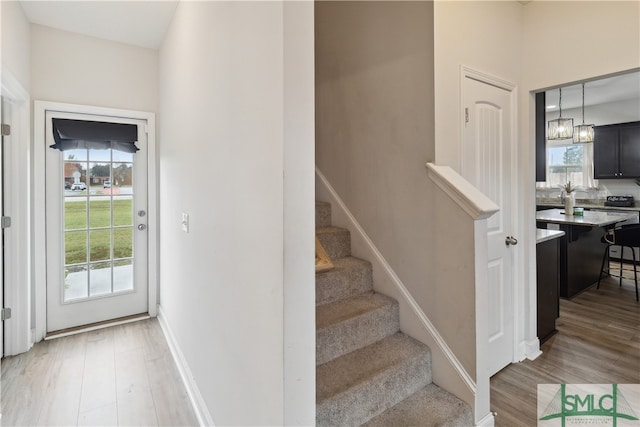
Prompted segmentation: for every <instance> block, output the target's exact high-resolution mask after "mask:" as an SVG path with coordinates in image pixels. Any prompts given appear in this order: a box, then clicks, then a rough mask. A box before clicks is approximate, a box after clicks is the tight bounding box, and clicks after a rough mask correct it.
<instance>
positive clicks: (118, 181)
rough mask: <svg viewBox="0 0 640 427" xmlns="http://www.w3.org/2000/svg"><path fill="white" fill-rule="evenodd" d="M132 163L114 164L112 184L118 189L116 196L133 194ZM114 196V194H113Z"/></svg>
mask: <svg viewBox="0 0 640 427" xmlns="http://www.w3.org/2000/svg"><path fill="white" fill-rule="evenodd" d="M132 172H133V163H114V164H113V181H112V184H113V185H114V186H116V187H118V188H120V193H118V194H133V192H132V190H131V185H132V184H133V174H132ZM114 194H116V193H114Z"/></svg>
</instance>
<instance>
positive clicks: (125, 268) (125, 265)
mask: <svg viewBox="0 0 640 427" xmlns="http://www.w3.org/2000/svg"><path fill="white" fill-rule="evenodd" d="M132 289H133V260H131V259H127V260H121V261H115V262H114V263H113V292H121V291H129V290H132Z"/></svg>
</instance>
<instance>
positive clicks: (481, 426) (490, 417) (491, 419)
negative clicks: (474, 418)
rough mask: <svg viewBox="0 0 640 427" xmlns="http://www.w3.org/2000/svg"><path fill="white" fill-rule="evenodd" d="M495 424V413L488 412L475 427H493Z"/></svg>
mask: <svg viewBox="0 0 640 427" xmlns="http://www.w3.org/2000/svg"><path fill="white" fill-rule="evenodd" d="M495 424H496V414H495V412H489V413H488V414H487V415H485V416H484V417H483V418H482V419H481V420H479V421H478V422H477V423H476V426H477V427H493V426H495Z"/></svg>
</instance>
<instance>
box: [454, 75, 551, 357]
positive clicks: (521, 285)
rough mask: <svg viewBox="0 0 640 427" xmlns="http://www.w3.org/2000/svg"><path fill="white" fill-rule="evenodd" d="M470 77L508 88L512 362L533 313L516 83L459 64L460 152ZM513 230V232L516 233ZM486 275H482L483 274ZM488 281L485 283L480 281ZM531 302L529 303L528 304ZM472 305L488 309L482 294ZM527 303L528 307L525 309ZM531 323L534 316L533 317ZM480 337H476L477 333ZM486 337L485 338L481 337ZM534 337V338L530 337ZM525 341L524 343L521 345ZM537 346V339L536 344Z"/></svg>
mask: <svg viewBox="0 0 640 427" xmlns="http://www.w3.org/2000/svg"><path fill="white" fill-rule="evenodd" d="M467 78H469V79H473V80H477V81H479V82H481V83H485V84H488V85H491V86H495V87H497V88H500V89H503V90H506V91H507V92H509V98H510V104H511V117H510V120H511V124H512V126H511V158H510V161H511V165H512V166H513V167H512V168H511V182H512V185H513V188H512V197H511V226H512V229H513V233H514V234H515V235H516V236H519V238H520V239H519V240H521V244H519V245H516V246H512V248H511V249H514V253H513V260H514V261H513V271H512V283H513V289H512V290H513V292H512V301H511V304H512V310H513V335H514V336H513V354H512V363H513V362H518V361H520V360H523V359H524V358H525V357H528V355H529V350H531V345H530V339H528V338H526V332H527V331H526V325H527V323H528V320H529V317H528V316H529V315H530V313H529V311H533V316H535V300H534V301H533V302H531V301H527V300H528V298H526V296H527V292H526V285H525V284H526V274H525V273H526V272H525V268H524V256H523V252H524V247H525V246H526V244H525V243H526V242H527V240H528V239H527V238H526V237H527V236H528V232H527V231H526V230H525V229H524V224H523V221H522V220H521V218H523V217H522V212H521V209H520V208H519V206H520V205H521V203H522V202H523V200H522V197H521V196H520V191H518V190H519V187H520V185H519V183H521V182H522V180H523V179H524V175H523V172H522V171H521V169H522V168H520V167H519V164H520V163H519V160H518V159H519V158H520V149H519V144H518V134H519V133H518V86H517V85H516V84H515V83H513V82H510V81H508V80H505V79H502V78H500V77H496V76H493V75H491V74H488V73H485V72H483V71H479V70H477V69H474V68H471V67H468V66H465V65H461V66H460V100H459V103H460V104H459V105H460V119H459V123H460V129H459V132H460V134H459V135H460V138H459V141H460V153H462V152H463V150H462V148H463V147H462V144H463V143H464V141H463V140H462V135H463V134H464V125H465V112H464V95H465V92H464V82H465V79H467ZM460 162H461V167H462V159H460ZM516 233H517V234H516ZM485 277H486V275H485ZM484 285H488V284H484ZM481 288H482V289H486V286H483V287H481ZM531 303H532V304H533V306H532V307H531ZM476 307H477V309H479V310H480V312H482V313H484V314H486V313H488V309H489V308H488V306H487V303H486V302H485V301H484V299H482V298H478V299H477V301H476ZM527 307H531V308H529V310H527V309H526V308H527ZM534 323H535V319H534ZM477 339H480V337H477ZM484 339H486V338H484ZM534 339H535V341H536V342H538V341H537V338H536V337H534ZM525 344H526V345H525ZM537 347H538V348H539V342H538V346H537ZM487 356H488V355H487V354H478V355H477V358H478V361H479V362H480V365H479V366H486V364H485V363H483V362H482V361H483V360H486V358H487Z"/></svg>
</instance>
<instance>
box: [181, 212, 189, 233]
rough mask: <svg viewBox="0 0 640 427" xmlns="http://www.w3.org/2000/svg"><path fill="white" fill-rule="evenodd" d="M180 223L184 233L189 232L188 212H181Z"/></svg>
mask: <svg viewBox="0 0 640 427" xmlns="http://www.w3.org/2000/svg"><path fill="white" fill-rule="evenodd" d="M180 225H182V231H184V232H185V233H188V232H189V214H188V213H184V212H182V221H181V222H180Z"/></svg>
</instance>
